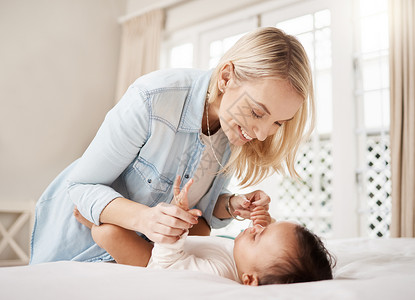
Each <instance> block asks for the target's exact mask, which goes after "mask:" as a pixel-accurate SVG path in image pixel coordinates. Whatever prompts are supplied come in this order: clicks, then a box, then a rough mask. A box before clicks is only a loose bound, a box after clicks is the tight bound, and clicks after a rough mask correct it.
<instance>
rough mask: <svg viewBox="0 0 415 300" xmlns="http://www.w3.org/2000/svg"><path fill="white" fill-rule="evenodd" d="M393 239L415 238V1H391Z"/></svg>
mask: <svg viewBox="0 0 415 300" xmlns="http://www.w3.org/2000/svg"><path fill="white" fill-rule="evenodd" d="M389 11H390V15H389V20H390V61H389V63H390V93H391V94H390V96H391V98H390V100H391V128H390V138H391V169H392V224H391V236H392V237H415V22H414V19H415V1H414V0H389Z"/></svg>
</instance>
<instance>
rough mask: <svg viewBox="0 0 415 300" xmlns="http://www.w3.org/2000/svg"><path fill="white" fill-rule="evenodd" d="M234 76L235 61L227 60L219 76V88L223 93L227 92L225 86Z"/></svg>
mask: <svg viewBox="0 0 415 300" xmlns="http://www.w3.org/2000/svg"><path fill="white" fill-rule="evenodd" d="M232 77H233V63H232V62H231V61H230V62H227V63H226V64H224V65H223V67H222V68H221V70H220V72H219V78H218V88H219V90H220V91H221V93H224V92H225V88H226V86H227V85H228V83H229V81H230V80H231V79H232Z"/></svg>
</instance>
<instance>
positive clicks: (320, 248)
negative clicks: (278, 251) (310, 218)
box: [259, 225, 336, 285]
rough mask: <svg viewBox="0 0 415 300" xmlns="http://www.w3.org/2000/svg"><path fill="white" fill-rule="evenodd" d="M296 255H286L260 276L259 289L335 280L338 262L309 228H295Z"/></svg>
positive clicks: (298, 226) (299, 226)
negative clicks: (334, 273) (260, 286)
mask: <svg viewBox="0 0 415 300" xmlns="http://www.w3.org/2000/svg"><path fill="white" fill-rule="evenodd" d="M295 235H296V240H297V245H295V247H294V249H295V251H296V252H294V253H289V251H286V255H285V256H284V257H282V258H281V257H280V258H277V259H276V262H275V263H273V264H272V265H271V266H269V267H267V268H266V269H265V270H264V271H262V272H261V273H260V275H259V285H266V284H283V283H296V282H308V281H318V280H328V279H333V273H332V268H334V266H335V265H336V259H335V258H334V256H333V255H332V254H330V252H329V251H328V250H327V249H326V247H325V246H324V244H323V242H322V241H321V239H320V238H319V237H318V236H317V235H315V234H314V233H312V232H311V231H310V230H308V229H307V228H306V227H304V226H301V225H297V226H296V227H295Z"/></svg>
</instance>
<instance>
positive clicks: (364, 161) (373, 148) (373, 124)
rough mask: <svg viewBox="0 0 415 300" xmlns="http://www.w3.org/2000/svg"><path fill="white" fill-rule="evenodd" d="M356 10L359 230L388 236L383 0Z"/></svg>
mask: <svg viewBox="0 0 415 300" xmlns="http://www.w3.org/2000/svg"><path fill="white" fill-rule="evenodd" d="M357 9H358V11H357V12H356V24H357V26H356V27H357V28H356V29H357V30H356V33H357V34H356V45H357V49H356V55H355V57H356V59H355V74H356V76H355V78H356V84H355V86H356V90H355V95H356V102H357V107H358V111H360V114H359V117H358V120H357V128H358V130H357V135H358V141H359V149H361V151H360V152H359V166H358V184H359V198H360V199H359V200H360V210H359V213H360V214H361V217H360V218H361V224H362V228H361V234H362V235H363V236H370V237H382V236H389V225H390V221H391V220H390V219H391V206H392V200H391V196H390V194H391V181H390V176H391V175H390V154H389V62H388V54H389V51H388V35H387V34H385V33H387V32H388V15H387V1H386V0H381V1H374V0H360V1H359V2H358V5H357Z"/></svg>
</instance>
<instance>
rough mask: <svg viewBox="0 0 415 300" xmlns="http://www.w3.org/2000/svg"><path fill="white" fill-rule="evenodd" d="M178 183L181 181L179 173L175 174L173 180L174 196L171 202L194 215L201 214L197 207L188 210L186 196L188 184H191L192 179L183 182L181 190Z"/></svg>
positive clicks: (198, 215)
mask: <svg viewBox="0 0 415 300" xmlns="http://www.w3.org/2000/svg"><path fill="white" fill-rule="evenodd" d="M180 183H181V178H180V175H177V177H176V180H175V181H174V185H173V195H174V198H173V200H172V202H171V203H172V204H174V205H176V206H178V207H180V208H181V209H183V210H186V211H188V212H189V213H191V214H192V215H194V216H195V217H200V216H201V215H202V212H201V211H200V210H198V209H191V210H189V199H188V198H187V194H188V192H189V188H190V186H191V185H192V184H193V179H190V180H189V181H188V182H187V183H186V184H185V186H184V187H183V189H182V190H180Z"/></svg>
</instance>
